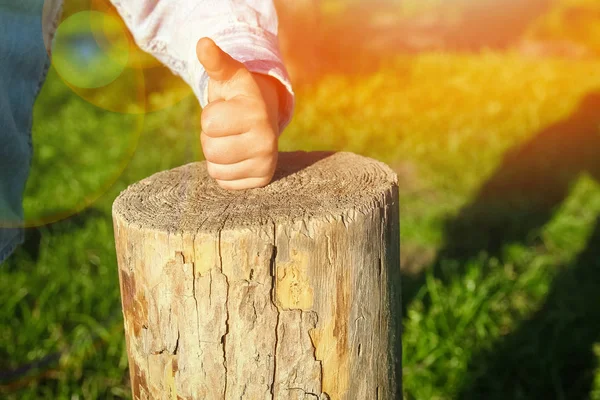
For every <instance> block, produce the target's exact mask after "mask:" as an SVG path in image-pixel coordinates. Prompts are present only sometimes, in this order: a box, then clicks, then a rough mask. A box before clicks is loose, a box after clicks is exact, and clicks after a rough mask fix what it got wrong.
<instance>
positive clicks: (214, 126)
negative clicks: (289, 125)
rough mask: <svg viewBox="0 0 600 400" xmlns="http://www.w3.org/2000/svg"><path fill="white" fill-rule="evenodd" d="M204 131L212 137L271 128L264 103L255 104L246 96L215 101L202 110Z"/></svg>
mask: <svg viewBox="0 0 600 400" xmlns="http://www.w3.org/2000/svg"><path fill="white" fill-rule="evenodd" d="M257 103H258V102H257ZM201 125H202V131H203V132H204V133H205V134H206V135H208V136H210V137H223V136H229V135H237V134H240V133H244V132H248V131H249V130H250V129H252V128H258V129H262V128H265V129H267V128H269V127H270V124H269V117H268V114H267V111H266V109H265V107H264V104H257V105H256V106H254V105H253V104H252V103H251V100H249V99H246V98H233V99H231V100H227V101H223V100H221V101H213V102H212V103H210V104H208V105H207V106H206V107H204V109H203V110H202V116H201Z"/></svg>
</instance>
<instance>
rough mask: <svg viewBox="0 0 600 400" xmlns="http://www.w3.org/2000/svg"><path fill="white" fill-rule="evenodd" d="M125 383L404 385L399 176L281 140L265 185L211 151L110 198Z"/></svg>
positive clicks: (280, 391)
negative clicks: (295, 148)
mask: <svg viewBox="0 0 600 400" xmlns="http://www.w3.org/2000/svg"><path fill="white" fill-rule="evenodd" d="M113 222H114V230H115V239H116V246H117V256H118V264H119V281H120V289H121V298H122V306H123V315H124V320H125V321H124V323H125V335H126V341H127V350H128V357H129V368H130V376H131V385H132V391H133V395H134V399H208V400H210V399H219V400H223V399H226V400H229V399H249V400H253V399H332V400H338V399H352V400H356V399H358V400H363V399H365V400H370V399H401V398H402V396H401V391H402V389H401V367H400V362H401V346H400V326H401V316H400V312H401V311H400V310H401V304H400V257H399V218H398V184H397V176H396V174H395V173H394V172H393V171H392V170H391V169H390V168H389V167H387V166H386V165H385V164H383V163H381V162H378V161H375V160H372V159H369V158H366V157H362V156H359V155H355V154H352V153H345V152H342V153H324V152H309V153H305V152H294V153H280V155H279V163H278V167H277V171H276V173H275V177H274V180H273V182H272V183H271V184H269V185H268V186H266V187H264V188H258V189H250V190H244V191H227V190H225V189H222V188H221V187H219V186H218V185H217V184H216V182H215V181H214V180H213V179H212V178H210V176H209V175H208V173H207V170H206V164H205V162H199V163H192V164H188V165H184V166H182V167H178V168H175V169H172V170H169V171H164V172H160V173H157V174H155V175H153V176H151V177H149V178H146V179H144V180H142V181H140V182H138V183H135V184H133V185H131V186H130V187H129V188H127V189H126V190H125V191H124V192H123V193H121V194H120V195H119V197H118V198H117V199H116V200H115V202H114V204H113Z"/></svg>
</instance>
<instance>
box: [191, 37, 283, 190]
mask: <svg viewBox="0 0 600 400" xmlns="http://www.w3.org/2000/svg"><path fill="white" fill-rule="evenodd" d="M196 53H197V55H198V60H199V61H200V62H201V63H202V65H203V66H204V68H205V69H206V72H207V73H208V76H209V78H210V80H209V83H208V105H207V106H206V107H204V110H202V133H201V134H200V139H201V142H202V149H203V151H204V156H205V158H206V164H207V168H208V173H209V175H210V176H211V177H212V178H214V179H215V180H216V181H217V183H218V184H219V185H220V186H221V187H222V188H224V189H230V190H239V189H250V188H256V187H263V186H265V185H267V184H268V183H269V182H271V179H272V178H273V173H274V172H275V167H276V165H277V151H278V150H277V144H278V143H277V142H278V138H279V125H278V118H279V96H278V94H277V86H278V84H279V83H278V81H276V80H275V78H271V77H269V76H267V75H262V74H254V73H251V72H250V71H248V70H247V69H246V67H245V66H244V65H243V64H242V63H240V62H239V61H236V60H235V59H233V58H232V57H231V56H229V55H228V54H227V53H225V52H224V51H223V50H221V48H219V47H218V46H217V45H216V44H215V43H214V42H213V41H212V40H211V39H209V38H202V39H200V40H199V41H198V44H197V46H196Z"/></svg>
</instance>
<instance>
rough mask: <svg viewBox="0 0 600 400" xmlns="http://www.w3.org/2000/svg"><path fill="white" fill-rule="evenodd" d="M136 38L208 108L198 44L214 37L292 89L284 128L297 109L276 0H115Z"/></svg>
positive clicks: (287, 98) (235, 55) (282, 120)
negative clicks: (283, 53) (281, 47)
mask: <svg viewBox="0 0 600 400" xmlns="http://www.w3.org/2000/svg"><path fill="white" fill-rule="evenodd" d="M111 2H112V3H113V4H114V6H115V7H116V8H117V10H118V11H119V13H120V14H121V16H122V17H123V19H124V20H125V23H126V24H127V26H128V28H129V29H130V30H131V32H132V34H133V36H134V38H135V40H136V43H137V44H138V45H139V46H140V48H142V49H143V50H144V51H147V52H148V53H150V54H152V55H153V56H154V57H156V58H157V59H159V60H160V61H161V62H162V63H164V64H165V65H166V66H168V67H169V68H170V69H171V71H173V73H175V74H177V75H180V76H181V77H182V78H183V79H184V80H185V81H186V82H187V83H188V84H189V85H190V86H191V87H192V89H193V91H194V93H195V94H196V97H197V98H198V100H199V101H200V104H201V106H202V107H204V106H206V104H207V103H208V93H207V88H208V79H209V78H208V76H207V74H206V72H205V71H204V68H203V67H202V64H200V62H199V61H198V59H197V57H196V43H197V42H198V40H199V39H200V38H202V37H205V36H206V37H210V38H211V39H213V40H214V41H215V43H217V45H219V47H221V48H222V49H223V50H224V51H226V52H227V53H228V54H230V55H231V56H232V57H233V58H235V59H236V60H238V61H240V62H242V63H244V65H246V67H247V68H248V69H249V70H250V71H252V72H256V73H262V74H265V75H270V76H273V77H274V78H276V79H277V80H279V82H281V83H282V85H283V86H284V87H285V88H286V89H287V95H286V96H285V98H284V99H283V104H282V106H283V107H282V109H283V110H284V111H283V113H282V115H281V117H280V121H279V122H280V123H279V127H280V132H281V131H283V129H284V128H285V127H286V126H287V125H288V124H289V122H290V120H291V119H292V114H293V110H294V100H295V99H294V92H293V90H292V85H291V83H290V79H289V76H288V74H287V71H286V69H285V66H284V65H283V61H282V58H281V54H280V51H279V43H278V40H277V14H276V12H275V7H274V6H273V2H272V0H127V1H120V0H111Z"/></svg>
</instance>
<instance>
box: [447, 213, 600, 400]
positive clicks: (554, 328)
mask: <svg viewBox="0 0 600 400" xmlns="http://www.w3.org/2000/svg"><path fill="white" fill-rule="evenodd" d="M599 249H600V219H598V221H597V222H596V227H595V229H594V232H593V234H592V236H591V238H590V239H589V241H588V243H587V248H586V250H585V251H583V252H582V253H581V254H580V255H579V257H577V259H576V260H575V261H574V262H573V263H572V264H569V265H566V266H565V267H563V268H562V269H561V272H560V273H559V274H558V275H557V277H556V278H555V280H554V283H553V285H552V288H551V289H550V291H549V293H548V295H547V297H546V300H545V302H544V305H543V306H542V307H541V308H540V310H539V311H537V312H536V313H534V315H533V316H532V317H530V318H529V319H527V320H525V321H524V322H522V323H521V325H520V326H519V327H518V328H517V329H516V331H514V332H512V333H510V334H509V335H508V336H506V337H505V338H503V339H502V340H500V341H499V343H497V344H496V345H494V346H493V347H492V349H491V350H489V351H487V352H482V353H480V354H478V355H476V356H475V357H474V358H473V359H472V360H471V362H470V363H469V373H468V375H467V376H468V380H467V382H466V383H465V385H464V387H463V388H462V391H461V392H460V394H459V395H458V396H457V397H456V398H457V399H483V398H485V399H573V400H575V399H582V400H583V399H590V398H592V397H593V396H592V395H591V393H590V390H591V388H592V385H593V382H594V371H595V369H596V367H597V366H598V365H597V356H596V355H595V354H594V348H593V347H594V344H595V343H597V342H598V341H600V290H599V288H600V287H599V282H600V255H599Z"/></svg>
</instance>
